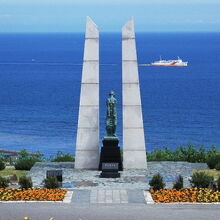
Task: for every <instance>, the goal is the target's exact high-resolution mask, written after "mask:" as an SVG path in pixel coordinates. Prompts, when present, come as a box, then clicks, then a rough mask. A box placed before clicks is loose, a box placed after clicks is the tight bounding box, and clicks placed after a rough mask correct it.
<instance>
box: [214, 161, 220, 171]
mask: <svg viewBox="0 0 220 220" xmlns="http://www.w3.org/2000/svg"><path fill="white" fill-rule="evenodd" d="M215 169H216V170H219V171H220V162H218V163H217V164H216V165H215Z"/></svg>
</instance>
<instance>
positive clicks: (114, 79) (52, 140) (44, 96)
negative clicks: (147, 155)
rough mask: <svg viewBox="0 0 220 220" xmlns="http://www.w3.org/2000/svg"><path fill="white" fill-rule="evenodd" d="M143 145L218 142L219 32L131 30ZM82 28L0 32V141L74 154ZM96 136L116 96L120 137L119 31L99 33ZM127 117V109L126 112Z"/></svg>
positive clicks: (149, 147)
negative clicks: (169, 63) (174, 62)
mask: <svg viewBox="0 0 220 220" xmlns="http://www.w3.org/2000/svg"><path fill="white" fill-rule="evenodd" d="M136 40H137V52H138V62H139V64H148V63H151V62H153V61H155V60H158V59H159V57H160V56H162V58H164V59H176V58H177V56H179V57H180V58H182V59H183V60H184V61H188V62H189V65H188V67H153V66H139V76H140V86H141V98H142V105H143V117H144V129H145V138H146V144H147V150H148V151H152V150H153V149H155V148H162V147H163V146H169V147H170V148H172V149H175V148H176V147H177V146H179V145H186V144H188V143H189V142H191V143H192V144H194V145H196V146H200V145H204V146H205V147H207V148H209V147H210V146H211V145H212V144H215V145H217V146H218V149H220V33H137V34H136ZM83 48H84V34H83V33H82V34H80V33H79V34H0V148H5V149H13V150H19V149H22V148H26V149H27V150H28V151H41V152H43V153H44V155H45V156H51V155H55V154H56V153H57V151H63V152H65V153H72V154H74V153H75V142H76V130H77V117H78V108H79V95H80V81H81V72H82V58H83ZM100 64H101V65H100V128H101V129H100V139H101V137H102V136H104V134H105V111H106V109H105V100H106V98H107V96H108V93H109V91H110V90H114V91H115V92H116V97H117V99H118V106H117V110H118V118H119V121H118V128H117V135H118V136H119V138H120V145H121V146H123V143H122V120H121V118H122V117H121V114H122V113H121V111H122V108H121V87H122V85H121V83H122V82H121V35H120V33H104V34H101V36H100ZM131 117H132V115H131Z"/></svg>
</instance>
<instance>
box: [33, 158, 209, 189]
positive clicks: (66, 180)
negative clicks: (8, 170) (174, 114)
mask: <svg viewBox="0 0 220 220" xmlns="http://www.w3.org/2000/svg"><path fill="white" fill-rule="evenodd" d="M206 168H207V165H206V164H204V163H188V162H148V168H147V169H145V170H125V171H123V172H121V177H120V178H116V179H113V178H109V179H106V178H99V174H100V171H95V170H75V169H74V163H36V164H35V165H34V167H33V168H32V169H31V171H30V172H29V175H30V176H31V178H32V181H33V184H34V186H35V187H40V186H42V181H43V179H44V178H45V177H46V171H47V170H53V169H55V170H56V169H61V170H62V171H63V187H65V188H72V189H85V190H92V189H96V190H102V189H103V190H108V189H109V190H113V189H114V190H121V189H126V190H146V189H149V185H148V182H149V180H150V179H151V178H152V176H153V175H155V174H157V173H160V174H161V175H162V176H163V178H164V180H165V182H166V187H172V185H173V182H174V180H175V178H176V177H177V176H178V175H180V174H181V175H182V176H183V178H184V187H189V186H190V184H189V177H190V176H191V174H192V170H194V169H195V170H196V169H206Z"/></svg>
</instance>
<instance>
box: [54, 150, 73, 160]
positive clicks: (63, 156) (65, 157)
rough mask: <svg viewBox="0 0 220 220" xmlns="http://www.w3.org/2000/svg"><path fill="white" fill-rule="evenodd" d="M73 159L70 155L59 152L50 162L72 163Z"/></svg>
mask: <svg viewBox="0 0 220 220" xmlns="http://www.w3.org/2000/svg"><path fill="white" fill-rule="evenodd" d="M74 161H75V157H74V156H73V155H71V154H63V153H62V152H61V151H59V152H58V153H57V156H56V157H55V158H54V159H52V162H74Z"/></svg>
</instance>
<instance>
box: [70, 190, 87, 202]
mask: <svg viewBox="0 0 220 220" xmlns="http://www.w3.org/2000/svg"><path fill="white" fill-rule="evenodd" d="M90 193H91V192H90V190H74V191H73V194H72V200H71V202H72V203H90Z"/></svg>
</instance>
